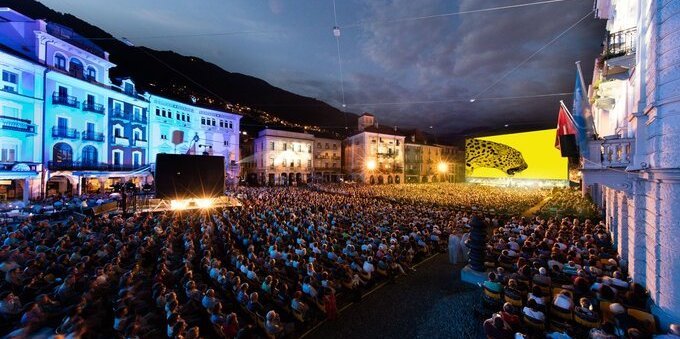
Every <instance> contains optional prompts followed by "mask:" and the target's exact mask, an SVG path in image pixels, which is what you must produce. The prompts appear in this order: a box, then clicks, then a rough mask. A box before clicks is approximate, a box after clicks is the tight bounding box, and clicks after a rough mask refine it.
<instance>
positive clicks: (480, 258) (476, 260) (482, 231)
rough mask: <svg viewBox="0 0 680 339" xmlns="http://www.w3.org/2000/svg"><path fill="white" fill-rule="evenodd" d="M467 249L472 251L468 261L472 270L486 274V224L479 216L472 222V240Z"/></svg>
mask: <svg viewBox="0 0 680 339" xmlns="http://www.w3.org/2000/svg"><path fill="white" fill-rule="evenodd" d="M467 247H468V248H469V249H470V251H469V253H468V258H469V259H468V260H469V264H470V268H472V269H473V270H475V271H477V272H484V271H485V268H484V259H485V258H486V224H485V223H484V221H482V220H480V219H479V218H478V217H477V216H473V217H472V220H471V221H470V239H469V240H468V243H467Z"/></svg>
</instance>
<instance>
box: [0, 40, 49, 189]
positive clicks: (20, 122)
mask: <svg viewBox="0 0 680 339" xmlns="http://www.w3.org/2000/svg"><path fill="white" fill-rule="evenodd" d="M0 56H1V57H0V73H2V79H1V81H0V201H3V200H24V201H25V200H28V198H29V197H31V196H36V195H39V194H40V184H41V180H40V173H41V172H42V153H41V146H42V142H43V140H42V138H43V134H42V133H41V131H40V129H39V126H42V125H43V76H44V72H45V67H43V66H41V65H38V64H35V63H33V62H30V61H26V60H25V59H23V58H22V57H21V56H20V55H18V54H16V53H14V52H13V51H12V50H9V49H7V50H0Z"/></svg>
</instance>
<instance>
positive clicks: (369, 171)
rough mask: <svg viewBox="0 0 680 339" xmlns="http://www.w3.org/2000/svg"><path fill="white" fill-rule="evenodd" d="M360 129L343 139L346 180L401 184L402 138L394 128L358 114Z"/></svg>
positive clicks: (366, 115)
mask: <svg viewBox="0 0 680 339" xmlns="http://www.w3.org/2000/svg"><path fill="white" fill-rule="evenodd" d="M358 129H359V132H358V133H356V134H354V135H352V136H350V137H348V138H346V139H345V140H344V142H343V159H344V164H343V170H344V172H345V175H346V176H347V178H348V179H349V180H353V181H357V182H362V183H368V184H392V183H396V184H399V183H402V182H403V180H404V140H405V136H404V135H401V134H400V133H399V132H398V131H397V130H396V128H395V129H390V128H385V127H380V126H378V124H377V123H376V122H375V117H374V116H373V115H371V114H368V113H365V114H363V115H362V116H360V117H359V121H358Z"/></svg>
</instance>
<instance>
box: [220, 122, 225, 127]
mask: <svg viewBox="0 0 680 339" xmlns="http://www.w3.org/2000/svg"><path fill="white" fill-rule="evenodd" d="M223 127H224V120H220V128H223Z"/></svg>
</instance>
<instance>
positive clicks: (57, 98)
mask: <svg viewBox="0 0 680 339" xmlns="http://www.w3.org/2000/svg"><path fill="white" fill-rule="evenodd" d="M52 104H54V105H63V106H69V107H75V108H78V98H76V97H74V96H71V95H61V94H59V93H56V92H55V93H53V94H52Z"/></svg>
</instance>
